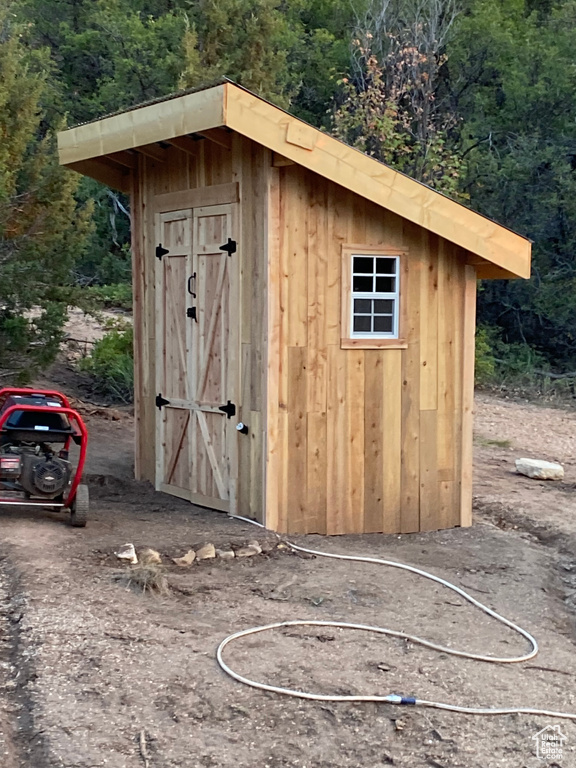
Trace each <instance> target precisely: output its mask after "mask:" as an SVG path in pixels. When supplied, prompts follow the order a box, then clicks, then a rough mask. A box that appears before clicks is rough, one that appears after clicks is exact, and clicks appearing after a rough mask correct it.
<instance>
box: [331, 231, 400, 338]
mask: <svg viewBox="0 0 576 768" xmlns="http://www.w3.org/2000/svg"><path fill="white" fill-rule="evenodd" d="M355 257H356V258H369V259H372V260H373V261H372V267H373V271H372V272H371V273H355V272H354V259H355ZM379 257H380V258H385V259H393V260H394V262H395V274H394V275H392V274H391V273H388V274H384V273H377V272H376V269H377V262H376V259H377V258H379ZM407 265H408V258H407V252H406V251H405V250H400V249H398V248H392V247H387V246H385V245H379V246H373V245H369V246H368V245H343V246H342V306H341V310H342V319H341V343H340V346H341V347H342V348H343V349H346V348H354V347H357V348H360V349H362V348H364V349H370V348H385V347H387V348H395V349H398V348H401V349H404V348H406V346H407V344H406V343H405V340H404V338H403V333H405V326H406V317H405V315H406V306H405V299H406V279H407ZM355 274H356V275H358V274H363V275H365V276H366V277H368V276H371V277H372V288H373V290H372V291H358V292H354V290H353V288H354V275H355ZM379 274H380V275H381V276H382V277H387V276H389V277H394V280H395V284H394V290H393V291H377V290H376V278H377V277H378V275H379ZM357 299H367V300H369V301H372V302H373V301H374V300H385V301H386V300H387V301H392V302H393V312H392V315H391V316H392V330H391V331H374V330H370V331H355V330H354V317H355V316H356V317H358V316H359V315H360V316H362V314H364V315H365V316H368V313H355V311H354V302H355V300H357ZM369 316H370V317H372V318H373V317H374V316H375V313H374V305H373V304H372V307H371V312H370V315H369ZM376 316H377V315H376ZM388 316H390V315H388ZM371 325H372V327H373V320H372V323H371Z"/></svg>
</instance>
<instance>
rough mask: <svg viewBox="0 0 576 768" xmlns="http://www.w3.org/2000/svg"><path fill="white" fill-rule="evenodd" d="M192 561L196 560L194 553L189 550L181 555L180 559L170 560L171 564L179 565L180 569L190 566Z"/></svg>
mask: <svg viewBox="0 0 576 768" xmlns="http://www.w3.org/2000/svg"><path fill="white" fill-rule="evenodd" d="M194 560H196V552H194V550H193V549H189V550H188V552H186V554H185V555H182V557H173V558H172V562H173V563H176V565H179V566H180V567H181V568H186V567H187V566H189V565H192V563H193V562H194Z"/></svg>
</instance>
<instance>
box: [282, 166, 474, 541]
mask: <svg viewBox="0 0 576 768" xmlns="http://www.w3.org/2000/svg"><path fill="white" fill-rule="evenodd" d="M275 172H276V173H277V175H278V179H277V181H276V182H275V184H274V186H273V189H272V193H271V195H270V201H269V216H270V218H271V220H278V222H279V225H278V229H279V231H278V243H277V257H276V258H275V259H270V260H269V276H268V280H269V301H270V307H269V317H270V333H269V339H270V346H269V361H268V379H269V382H271V385H270V386H269V388H268V392H269V396H270V400H269V402H268V405H267V408H268V430H269V442H268V454H267V474H268V494H267V525H268V526H269V527H271V528H275V529H276V530H279V531H282V532H288V533H311V532H318V533H328V534H337V533H360V532H411V531H419V530H433V529H437V528H444V527H450V526H454V525H459V524H464V523H467V522H469V514H468V509H467V507H468V506H469V499H470V493H469V490H470V486H469V477H468V475H469V467H467V466H466V467H463V465H462V457H463V456H464V458H465V462H467V463H469V462H470V456H469V455H468V454H469V446H468V443H469V440H468V432H470V425H469V418H470V417H469V411H470V408H471V404H470V397H469V392H468V390H469V389H470V386H469V381H470V376H471V373H470V370H471V369H470V366H471V365H472V370H473V362H471V360H470V350H467V355H466V356H464V354H463V347H464V339H466V344H467V347H470V345H472V347H471V349H472V350H473V308H470V302H471V296H472V292H473V288H475V282H474V276H473V275H472V276H471V275H470V274H467V272H466V270H468V271H470V269H471V268H470V267H466V253H465V252H463V251H462V250H461V249H458V248H457V247H456V246H453V245H452V244H450V243H449V242H447V241H445V240H442V239H440V238H438V237H437V236H435V235H432V234H431V233H429V232H427V231H426V230H423V229H421V228H419V227H417V226H415V225H413V224H410V223H409V222H407V221H405V220H403V219H402V218H400V217H398V216H396V215H394V214H391V213H388V212H386V211H384V210H382V209H381V208H380V207H378V206H376V205H373V204H372V203H370V202H367V201H364V200H363V199H361V198H359V197H357V196H356V195H354V194H352V193H350V192H347V191H346V190H344V189H342V188H340V187H337V186H336V185H334V184H332V183H331V182H328V181H325V180H323V179H321V178H320V177H318V176H315V175H314V174H313V173H311V172H310V171H306V170H305V169H303V168H301V167H299V166H296V165H293V166H287V167H282V168H279V169H275ZM346 243H348V244H350V243H354V244H365V245H371V246H377V245H384V246H386V245H388V246H392V247H395V248H401V249H406V250H407V252H408V257H407V258H408V259H409V266H408V271H409V279H408V286H407V291H406V292H403V296H402V301H405V302H407V310H408V327H407V329H406V339H407V348H406V349H367V350H362V349H341V348H340V337H341V333H340V303H341V282H340V280H341V246H342V245H343V244H346ZM467 285H468V288H466V286H467ZM466 318H467V319H466ZM472 359H473V358H472ZM464 377H466V391H465V392H464V395H463V378H464ZM464 409H466V416H465V418H464V422H463V411H464ZM463 428H464V429H465V430H466V435H467V438H466V440H465V441H464V442H463V439H462V434H463ZM463 480H464V484H463ZM461 500H462V507H461ZM464 507H466V509H464Z"/></svg>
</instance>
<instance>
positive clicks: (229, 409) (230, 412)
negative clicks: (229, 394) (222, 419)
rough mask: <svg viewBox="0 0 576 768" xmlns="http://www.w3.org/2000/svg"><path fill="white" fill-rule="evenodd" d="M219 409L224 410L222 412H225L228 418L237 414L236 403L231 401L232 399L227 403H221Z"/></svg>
mask: <svg viewBox="0 0 576 768" xmlns="http://www.w3.org/2000/svg"><path fill="white" fill-rule="evenodd" d="M218 410H219V411H222V413H225V414H226V418H228V419H231V418H232V416H236V406H235V405H234V403H231V402H230V400H228V402H227V403H226V405H221V406H220V407H219V408H218Z"/></svg>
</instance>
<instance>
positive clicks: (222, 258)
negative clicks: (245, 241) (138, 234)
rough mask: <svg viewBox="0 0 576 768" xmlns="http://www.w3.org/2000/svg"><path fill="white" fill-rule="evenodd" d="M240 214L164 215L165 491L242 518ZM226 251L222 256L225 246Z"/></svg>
mask: <svg viewBox="0 0 576 768" xmlns="http://www.w3.org/2000/svg"><path fill="white" fill-rule="evenodd" d="M234 209H235V206H233V205H217V206H216V205H215V206H209V207H206V208H195V209H193V210H192V209H190V210H187V211H178V212H173V213H165V214H160V215H159V216H158V220H157V239H158V243H159V244H161V246H162V249H163V250H164V251H166V253H163V254H162V255H161V258H159V259H158V262H159V263H158V264H157V280H156V290H157V310H158V312H157V317H158V328H157V332H158V344H157V390H158V394H159V396H160V397H161V399H159V400H158V401H157V404H158V405H159V406H160V407H159V409H158V411H157V446H156V456H157V464H156V466H157V472H156V487H157V489H158V490H161V491H165V492H167V493H172V494H174V495H176V496H180V497H182V498H186V499H189V500H190V501H192V502H193V503H195V504H201V505H202V506H207V507H211V508H213V509H218V510H222V511H226V512H234V511H235V509H236V481H237V475H238V461H237V452H236V443H237V432H236V423H237V419H235V418H234V416H235V413H236V408H237V407H238V402H237V393H238V379H239V375H238V364H239V362H238V343H239V341H238V323H239V315H238V256H237V254H236V253H235V242H234V232H233V229H234V218H235V217H234V213H235V210H234ZM223 245H224V246H226V249H225V250H223V249H222V248H221V246H223Z"/></svg>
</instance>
